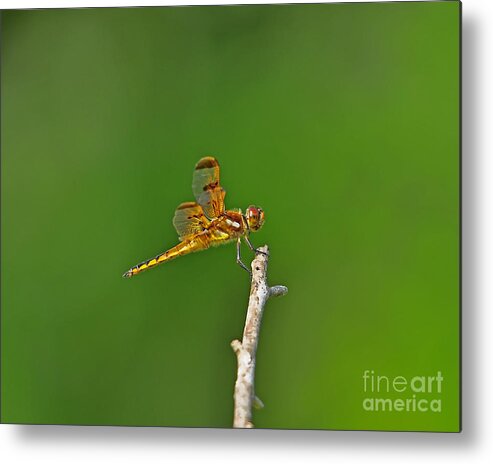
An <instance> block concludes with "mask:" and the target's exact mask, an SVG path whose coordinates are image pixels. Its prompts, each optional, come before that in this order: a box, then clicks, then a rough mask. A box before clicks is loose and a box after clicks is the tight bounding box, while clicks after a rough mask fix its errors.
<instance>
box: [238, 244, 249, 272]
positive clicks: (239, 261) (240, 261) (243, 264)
mask: <svg viewBox="0 0 493 464" xmlns="http://www.w3.org/2000/svg"><path fill="white" fill-rule="evenodd" d="M236 263H237V264H239V265H240V266H241V267H242V268H243V269H245V271H247V272H248V273H249V274H250V277H251V276H252V271H250V269H248V267H247V266H246V264H245V263H244V262H243V261H242V260H241V240H240V239H238V240H237V241H236Z"/></svg>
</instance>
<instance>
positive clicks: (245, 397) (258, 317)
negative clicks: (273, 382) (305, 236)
mask: <svg viewBox="0 0 493 464" xmlns="http://www.w3.org/2000/svg"><path fill="white" fill-rule="evenodd" d="M259 250H260V251H261V252H262V253H260V252H257V254H256V256H255V259H254V260H253V261H252V283H251V287H250V298H249V301H248V311H247V316H246V321H245V328H244V330H243V339H242V341H241V342H240V341H239V340H233V341H232V342H231V347H232V348H233V350H234V352H235V353H236V357H237V360H238V374H237V378H236V383H235V390H234V421H233V427H235V428H252V427H253V423H252V407H253V406H254V405H259V406H260V407H262V406H263V405H262V402H261V401H260V400H259V399H258V398H257V397H256V396H255V386H254V382H255V356H256V352H257V345H258V339H259V334H260V323H261V321H262V314H263V312H264V307H265V303H267V300H268V299H269V298H270V297H271V296H282V295H285V294H286V293H287V292H288V289H287V287H285V286H284V285H276V286H274V287H269V286H268V285H267V262H268V260H269V255H268V252H269V249H268V247H267V245H265V246H264V247H261V248H259Z"/></svg>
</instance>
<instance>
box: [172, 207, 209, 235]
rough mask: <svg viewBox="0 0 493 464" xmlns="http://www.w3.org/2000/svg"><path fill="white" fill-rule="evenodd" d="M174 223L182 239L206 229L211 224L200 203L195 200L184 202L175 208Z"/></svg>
mask: <svg viewBox="0 0 493 464" xmlns="http://www.w3.org/2000/svg"><path fill="white" fill-rule="evenodd" d="M173 225H174V226H175V229H176V232H178V236H179V237H180V240H184V239H186V238H187V237H189V236H190V235H194V234H198V233H200V232H202V231H204V230H205V229H206V228H207V226H208V225H209V220H208V219H207V218H206V217H205V215H204V212H203V210H202V208H201V207H200V205H198V204H197V203H195V202H193V201H188V202H186V203H182V204H181V205H179V206H178V208H176V210H175V216H174V218H173Z"/></svg>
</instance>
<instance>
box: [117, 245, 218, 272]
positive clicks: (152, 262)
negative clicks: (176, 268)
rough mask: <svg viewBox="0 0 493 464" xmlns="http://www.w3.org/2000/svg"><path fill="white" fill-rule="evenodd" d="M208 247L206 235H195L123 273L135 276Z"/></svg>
mask: <svg viewBox="0 0 493 464" xmlns="http://www.w3.org/2000/svg"><path fill="white" fill-rule="evenodd" d="M206 248H209V242H208V240H207V239H206V238H205V237H202V236H200V235H196V236H195V237H192V238H190V239H188V240H184V241H183V242H180V243H179V244H178V245H176V246H174V247H173V248H170V249H169V250H168V251H165V252H164V253H161V254H159V255H157V256H156V257H154V258H151V259H148V260H147V261H143V262H141V263H139V264H136V265H135V266H133V267H132V268H130V269H129V270H128V271H127V272H125V274H123V277H133V276H134V275H136V274H139V273H141V272H143V271H147V269H151V268H153V267H155V266H157V265H158V264H162V263H166V262H167V261H171V260H172V259H175V258H178V256H183V255H186V254H188V253H193V252H194V251H200V250H205V249H206Z"/></svg>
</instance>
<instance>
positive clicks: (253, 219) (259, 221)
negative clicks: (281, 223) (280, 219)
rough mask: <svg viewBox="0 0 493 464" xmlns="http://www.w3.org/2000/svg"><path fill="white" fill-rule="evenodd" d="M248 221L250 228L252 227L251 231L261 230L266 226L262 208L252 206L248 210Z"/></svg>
mask: <svg viewBox="0 0 493 464" xmlns="http://www.w3.org/2000/svg"><path fill="white" fill-rule="evenodd" d="M246 219H247V222H248V227H250V229H251V230H254V231H257V230H259V229H260V228H261V227H262V225H263V224H264V212H263V210H262V208H257V207H256V206H253V205H250V206H249V207H248V208H247V210H246Z"/></svg>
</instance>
